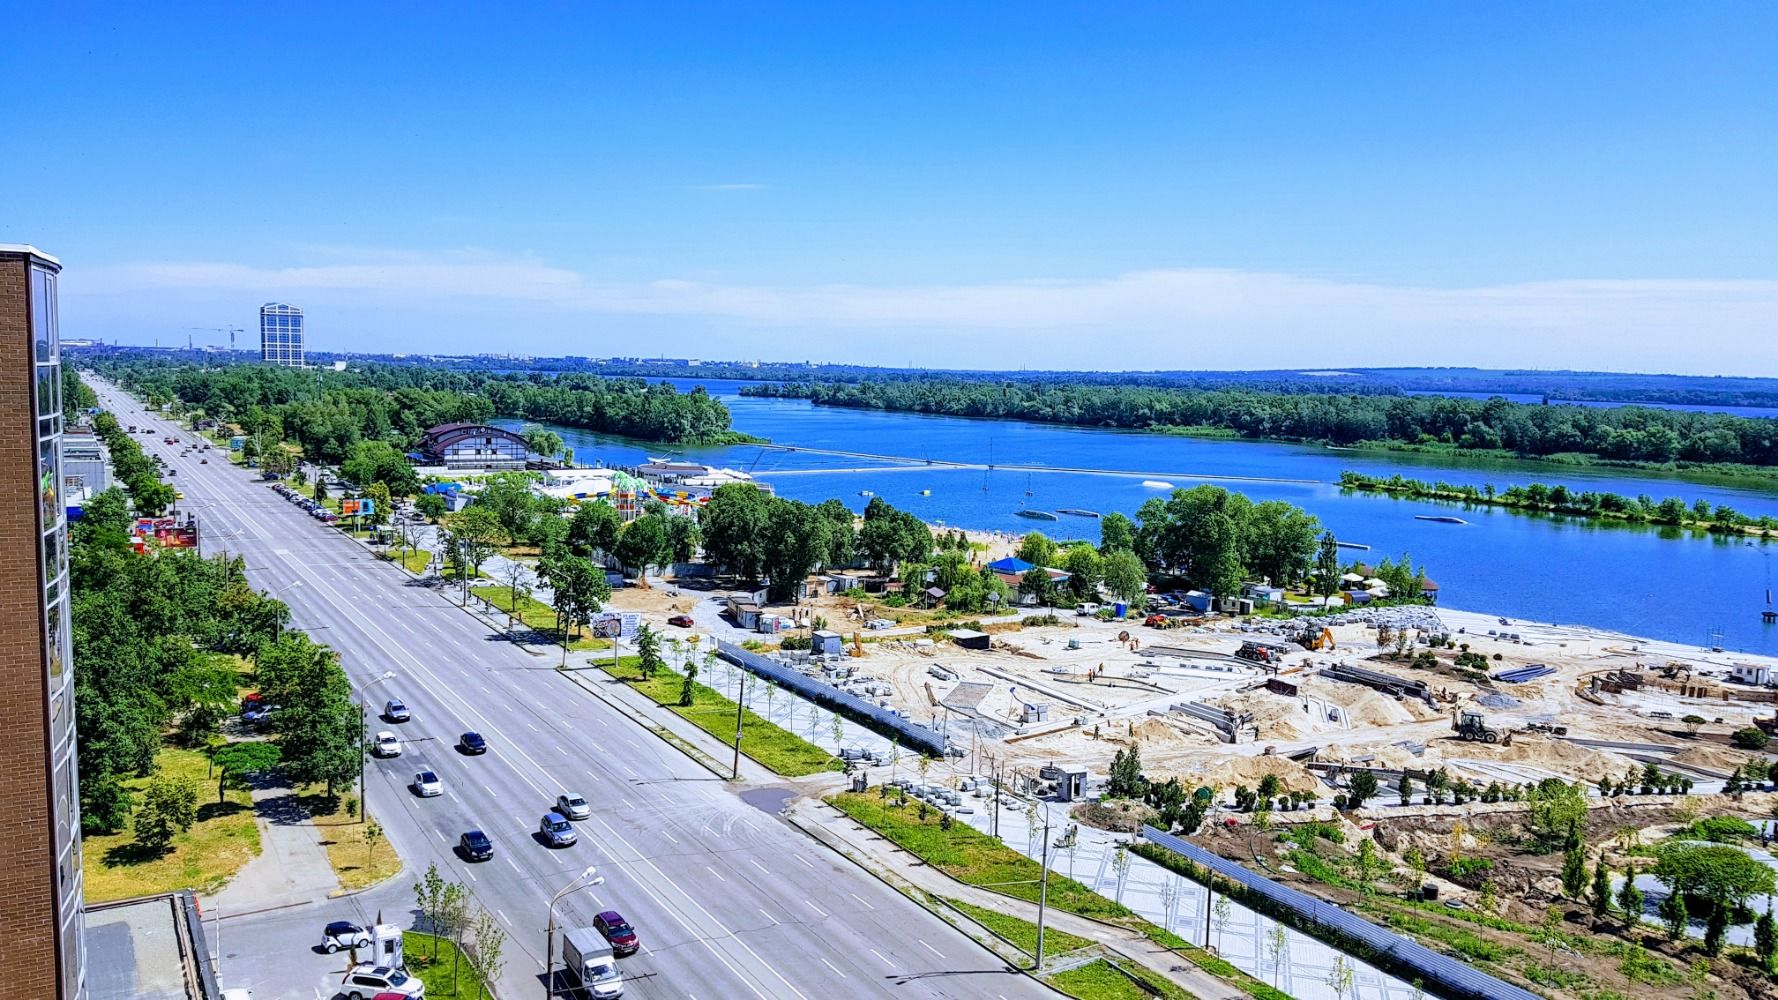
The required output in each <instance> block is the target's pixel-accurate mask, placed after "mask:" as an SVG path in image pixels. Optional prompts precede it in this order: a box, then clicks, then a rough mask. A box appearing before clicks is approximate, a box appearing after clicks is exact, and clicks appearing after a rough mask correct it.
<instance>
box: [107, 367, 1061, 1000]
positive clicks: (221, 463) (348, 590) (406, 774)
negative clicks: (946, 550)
mask: <svg viewBox="0 0 1778 1000" xmlns="http://www.w3.org/2000/svg"><path fill="white" fill-rule="evenodd" d="M88 379H89V382H90V383H91V384H92V385H93V387H94V388H95V389H96V390H97V391H98V392H99V395H100V398H101V400H102V401H103V403H104V405H105V407H106V408H107V409H109V410H111V411H112V412H113V413H115V414H116V415H117V417H118V419H119V420H120V421H122V422H123V423H124V424H126V425H128V424H132V423H133V424H136V425H137V427H138V428H143V427H148V428H153V429H154V433H153V434H152V435H149V436H139V437H138V440H140V441H141V442H142V443H143V445H144V446H145V447H146V448H148V449H149V450H150V451H153V452H158V453H160V454H161V455H162V456H163V457H165V458H166V459H167V461H168V463H169V464H170V465H171V466H172V467H174V468H175V469H176V470H177V475H175V476H174V477H172V479H171V482H173V483H174V484H175V485H176V486H177V487H178V488H179V489H180V490H182V491H183V492H184V494H185V499H184V500H183V501H181V503H180V507H181V509H182V510H185V511H191V512H194V513H195V514H196V515H197V518H198V521H199V524H200V532H201V538H202V544H203V547H204V550H205V551H206V552H219V551H224V550H226V551H229V552H232V553H236V554H239V555H241V556H242V557H243V558H244V559H245V562H246V565H247V572H248V575H249V577H250V578H251V579H252V581H253V582H254V584H255V585H257V586H259V587H261V588H263V589H265V590H268V591H272V592H275V593H276V594H277V595H278V596H279V597H280V598H281V599H282V600H284V601H285V602H286V603H288V604H289V605H290V608H291V616H292V625H293V627H297V628H302V629H305V630H308V631H310V632H311V633H312V634H313V635H314V637H315V638H316V639H317V640H318V641H321V642H325V643H327V644H328V645H330V646H332V647H333V648H335V649H337V650H339V651H340V654H341V659H342V662H343V663H344V665H345V669H346V672H347V674H348V675H349V676H350V677H351V679H352V681H353V683H354V684H355V685H356V684H362V683H364V682H366V681H368V680H370V679H372V678H375V677H378V676H380V675H382V674H384V673H393V674H394V676H393V677H392V678H390V679H388V680H385V681H381V682H379V683H377V684H374V685H373V686H371V687H369V688H368V689H367V690H366V692H365V699H366V701H367V702H368V703H369V704H370V706H371V711H372V713H373V715H374V713H375V712H376V711H377V708H378V707H379V706H380V705H381V704H382V702H383V700H384V699H386V698H389V697H399V698H400V699H401V700H402V701H404V702H405V703H406V704H407V705H408V707H409V708H410V709H411V710H412V712H413V719H412V721H410V722H408V723H405V724H402V725H387V724H384V723H381V722H378V721H376V720H375V719H374V718H373V720H372V726H371V728H372V729H373V730H375V729H384V728H387V729H393V730H395V731H397V732H398V733H399V734H400V736H401V737H402V739H403V743H404V746H405V749H404V752H403V753H402V755H401V756H400V757H398V758H395V759H390V760H372V761H371V762H370V764H369V770H368V779H367V783H366V784H367V788H366V801H367V802H368V804H369V808H370V810H371V812H372V813H373V814H374V815H375V816H376V818H377V819H378V821H379V822H380V823H381V824H382V826H383V828H384V830H385V832H386V835H387V837H388V839H389V841H390V843H391V844H392V845H393V846H394V847H395V848H396V849H397V850H398V851H399V852H400V854H401V856H402V858H403V860H404V861H405V862H406V864H407V866H408V871H407V872H406V873H404V875H403V876H402V878H403V879H404V880H405V881H406V882H411V881H412V877H411V876H412V875H413V874H417V873H418V872H421V871H424V870H425V868H426V866H427V865H428V864H432V863H436V864H437V865H438V866H439V869H440V871H441V872H443V873H444V874H445V876H446V877H447V878H449V879H452V880H456V881H461V882H463V883H464V884H465V885H467V886H468V887H469V889H470V890H471V892H472V893H473V894H474V897H475V900H476V902H477V903H478V904H479V905H480V906H482V907H483V908H485V909H486V910H488V911H489V912H491V913H493V914H495V915H496V917H497V918H498V919H499V920H501V921H503V924H504V926H505V927H506V929H507V931H508V934H509V943H508V945H507V949H506V956H507V961H506V968H505V972H504V974H503V975H502V977H501V980H500V983H499V987H500V992H501V995H502V996H505V997H509V998H511V997H523V996H542V995H543V993H544V987H543V980H542V978H541V977H542V972H543V964H544V955H543V953H544V942H545V934H544V929H545V924H546V919H547V913H546V910H547V907H548V903H549V900H550V898H551V896H553V895H554V894H555V893H556V892H557V890H559V889H561V888H562V887H563V886H564V885H567V884H568V883H569V882H570V881H571V880H573V879H574V877H575V876H576V875H577V874H578V873H579V872H580V871H581V870H582V869H584V868H585V867H586V866H588V865H590V864H596V865H598V866H599V873H600V874H601V875H603V876H605V878H606V882H605V884H603V885H601V886H597V887H593V888H586V889H581V890H579V891H577V892H574V893H571V894H569V895H568V896H566V897H564V898H563V900H562V902H561V903H559V904H558V906H557V909H556V915H557V923H558V926H560V925H562V924H567V925H576V924H586V923H590V921H591V918H592V916H593V914H595V913H597V912H598V911H600V910H602V909H607V908H615V909H618V910H621V911H622V912H623V913H624V914H625V915H626V916H627V917H629V919H630V921H631V922H632V923H633V924H635V925H636V927H637V929H638V930H639V932H640V934H641V936H642V940H643V942H644V945H645V947H644V949H643V950H642V951H641V952H640V953H638V954H637V955H636V956H634V957H631V958H626V959H624V960H622V963H621V964H622V966H623V970H624V973H625V976H626V978H627V979H628V980H629V984H628V989H627V991H626V996H632V997H691V998H696V1000H739V998H746V997H754V998H758V1000H835V998H840V997H846V998H850V997H877V996H884V997H888V996H894V997H986V998H995V997H1003V998H1008V1000H1011V998H1015V997H1017V998H1026V997H1053V996H1055V994H1054V993H1051V992H1050V991H1048V990H1047V989H1045V988H1043V987H1042V986H1040V985H1038V984H1036V983H1034V982H1032V981H1031V980H1030V979H1028V978H1026V977H1023V976H1021V975H1019V974H1017V973H1014V972H1012V971H1010V970H1008V969H1007V968H1006V967H1005V965H1004V963H1002V962H1001V961H999V960H998V959H997V958H995V957H994V956H993V955H991V954H990V953H988V952H987V951H985V950H983V949H982V948H980V947H979V946H978V945H977V944H976V943H975V942H973V941H971V940H970V939H969V938H967V937H966V936H964V935H962V934H961V933H960V932H958V931H957V930H955V929H954V928H952V927H950V926H949V925H948V924H946V923H944V922H943V921H941V920H939V919H937V918H936V917H934V916H932V915H931V914H929V913H928V912H926V911H925V910H924V909H922V908H920V907H919V906H917V905H915V904H913V903H911V902H909V901H908V900H906V899H905V898H903V897H902V896H901V895H900V894H899V893H897V892H895V891H894V890H892V889H890V888H888V887H887V886H885V885H883V884H882V883H881V882H879V881H877V880H876V879H875V878H873V877H871V876H869V875H868V874H865V873H863V872H861V871H859V870H858V869H857V868H856V867H854V866H853V865H852V863H851V862H849V861H846V860H845V859H843V858H839V857H836V856H834V855H832V854H831V853H829V852H827V851H826V850H825V849H823V848H821V847H820V846H818V845H817V844H815V843H814V842H813V841H812V840H810V839H809V838H807V837H806V836H804V835H803V834H801V833H800V832H799V831H797V830H796V829H794V828H793V827H791V826H789V825H788V824H786V823H785V822H784V821H782V820H781V819H779V818H778V817H777V816H776V815H773V814H769V813H767V812H763V811H761V810H759V809H756V808H754V807H752V806H750V805H748V804H747V803H745V802H744V801H742V799H741V798H740V796H739V795H738V794H737V792H736V790H735V789H733V788H731V787H730V786H728V785H727V784H725V783H724V782H721V781H719V780H717V779H715V778H714V777H712V776H711V774H710V773H709V772H708V771H706V770H704V769H703V768H701V767H699V766H697V765H696V764H694V763H692V762H691V761H689V760H687V759H686V758H685V757H684V755H682V754H681V753H679V752H678V751H676V750H674V749H672V748H670V747H667V746H665V745H663V744H661V743H659V742H658V741H657V740H655V739H654V738H653V737H651V736H650V735H648V734H647V733H646V732H644V731H643V730H641V729H640V728H639V727H637V726H635V725H634V724H633V723H631V722H629V721H627V720H626V719H625V718H624V717H623V716H622V715H621V714H619V713H618V712H616V711H615V710H614V709H612V708H610V707H609V706H607V705H606V704H604V703H603V702H602V701H600V700H598V699H595V698H592V697H590V696H588V695H587V694H586V693H585V692H583V691H581V690H580V689H579V688H577V687H575V686H574V685H573V684H572V683H571V682H569V681H568V680H567V679H565V678H563V677H562V676H560V675H558V674H557V673H556V672H555V670H554V669H553V667H554V664H555V660H554V659H553V658H552V657H550V656H549V655H547V653H545V652H539V653H532V652H528V651H526V650H525V649H523V648H521V647H519V646H517V645H514V644H512V643H510V642H507V641H505V640H504V639H502V638H501V637H499V636H497V635H495V634H493V633H491V632H490V630H489V629H488V628H487V627H485V626H484V625H483V624H482V623H481V622H480V621H478V620H477V619H475V618H474V617H472V616H470V615H468V614H465V613H464V612H463V611H461V610H460V609H458V608H457V607H456V606H455V605H453V604H452V603H451V602H450V599H449V596H448V594H446V593H444V592H440V591H435V590H433V589H430V588H428V587H425V586H421V585H419V584H418V583H417V582H415V581H413V580H412V579H411V578H410V577H408V576H407V575H406V574H404V573H402V572H401V571H400V570H398V569H396V568H395V567H394V566H392V565H389V564H387V563H384V562H380V561H378V560H376V559H374V558H372V556H371V555H370V554H369V553H368V552H366V551H365V549H364V548H363V547H362V546H361V545H358V544H356V543H354V542H353V541H351V540H350V539H348V538H346V537H344V536H343V535H341V534H340V533H339V532H337V531H334V530H333V529H330V528H328V527H326V526H324V525H322V524H321V523H320V522H318V521H316V520H314V519H312V518H310V517H308V516H306V515H305V514H303V513H302V511H301V510H299V509H297V508H296V507H295V506H294V505H292V504H290V503H288V502H286V501H284V500H283V499H281V498H280V497H279V496H278V495H277V494H276V493H274V492H272V490H271V489H270V488H269V486H268V485H267V484H263V483H260V482H258V481H256V480H255V479H253V478H252V477H251V476H250V475H249V474H248V473H247V472H246V471H244V470H242V469H240V468H238V467H235V466H233V465H231V464H229V463H228V462H227V460H226V458H225V457H224V456H223V455H222V454H220V453H219V452H217V451H211V452H209V453H208V454H209V455H210V456H211V457H212V460H211V461H210V462H209V463H208V464H200V463H199V461H198V456H197V455H196V454H193V455H191V456H188V457H185V458H180V457H179V456H178V452H179V450H180V449H179V448H178V447H176V446H167V445H164V444H163V443H162V439H163V438H164V437H166V436H168V435H175V436H177V437H179V438H182V439H186V440H190V439H191V438H192V437H193V436H194V435H192V434H191V433H190V432H186V431H180V430H178V429H177V428H176V427H175V426H174V425H172V424H171V423H170V422H167V421H165V420H162V419H160V418H158V417H154V416H150V415H149V414H148V413H147V412H146V410H145V409H144V408H143V407H142V406H141V405H140V404H138V403H137V402H136V401H135V400H133V399H131V398H129V397H128V396H126V395H124V394H123V393H122V392H120V391H118V390H117V389H115V388H114V387H112V386H109V385H107V384H104V383H103V382H101V381H99V380H97V379H93V378H92V377H91V376H88ZM471 729H473V730H477V731H479V732H481V733H483V734H484V735H485V736H487V737H488V740H489V743H490V744H491V750H490V751H489V753H487V754H486V755H485V756H476V757H470V756H465V755H463V754H461V753H459V752H458V751H457V750H456V749H455V748H454V744H455V742H456V737H457V736H458V734H460V733H462V732H463V731H465V730H471ZM421 769H430V770H432V771H435V772H436V773H437V774H438V775H439V776H440V777H441V778H442V779H443V783H444V790H445V793H444V795H443V796H441V797H437V798H428V799H421V798H418V797H417V796H415V795H414V794H413V792H412V791H411V790H410V788H409V784H410V782H411V780H412V777H413V774H414V772H415V771H417V770H421ZM563 791H575V792H579V793H581V794H583V795H585V796H586V797H587V798H588V799H589V800H590V801H591V802H592V804H593V815H592V818H591V819H590V820H587V821H583V822H580V823H577V824H576V826H577V827H578V829H579V833H580V842H579V843H578V844H577V845H575V846H573V847H568V848H563V849H558V850H552V849H550V848H547V847H544V846H543V845H542V844H541V843H540V842H539V841H537V840H536V839H535V838H534V836H533V834H534V832H535V831H536V829H537V825H538V821H539V819H540V818H541V817H542V815H543V813H544V812H545V811H547V810H548V809H549V808H550V806H551V804H552V803H553V802H554V801H555V798H556V796H557V794H558V793H560V792H563ZM470 828H479V829H482V830H484V831H486V832H487V833H488V835H489V836H490V837H491V838H493V840H494V843H495V852H496V853H495V856H494V858H493V860H491V861H487V862H483V863H479V864H471V863H467V862H465V861H464V860H462V859H461V858H460V857H458V856H457V854H456V853H455V852H454V846H455V844H456V842H457V838H458V836H459V834H461V833H462V832H463V831H464V830H467V829H470ZM404 884H405V883H404ZM320 923H321V921H320V919H317V921H316V927H315V932H316V935H317V936H318V934H319V930H320ZM231 944H232V946H231V947H229V948H228V952H229V953H232V954H237V955H240V956H241V958H239V959H237V960H235V963H234V967H233V968H231V966H230V964H229V963H225V965H224V968H223V974H224V978H225V979H228V980H231V982H236V983H238V984H239V985H247V986H251V987H252V988H253V990H254V994H253V995H254V996H255V997H256V998H261V1000H263V998H268V997H281V996H290V997H302V998H305V1000H306V998H311V997H313V996H315V995H316V988H315V984H314V983H312V982H298V983H286V982H258V981H252V980H253V979H254V978H255V976H256V974H257V973H256V969H257V968H258V966H257V965H256V963H255V962H254V961H253V960H252V958H251V955H252V947H253V946H252V945H250V944H246V943H244V942H243V941H241V940H240V939H239V938H238V937H237V938H235V939H234V940H233V941H232V942H231ZM326 967H327V968H337V967H338V963H337V962H333V961H330V962H328V963H327V964H326ZM317 974H318V975H320V974H321V973H320V972H318V973H317ZM334 975H335V977H336V978H335V981H337V973H334ZM242 979H246V980H248V981H246V982H238V981H240V980H242Z"/></svg>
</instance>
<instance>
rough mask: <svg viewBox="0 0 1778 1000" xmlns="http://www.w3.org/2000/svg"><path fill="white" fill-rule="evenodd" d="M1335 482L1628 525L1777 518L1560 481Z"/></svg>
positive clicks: (1727, 526)
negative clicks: (1574, 486)
mask: <svg viewBox="0 0 1778 1000" xmlns="http://www.w3.org/2000/svg"><path fill="white" fill-rule="evenodd" d="M1340 486H1341V487H1343V488H1345V489H1349V490H1361V491H1365V492H1370V493H1390V494H1394V495H1396V496H1406V497H1414V498H1416V499H1422V500H1452V501H1457V502H1460V503H1469V504H1477V505H1482V506H1492V507H1509V508H1512V509H1515V510H1530V511H1537V512H1539V513H1545V514H1562V515H1566V516H1570V517H1596V518H1606V519H1610V520H1617V521H1628V522H1631V523H1634V524H1661V525H1672V526H1675V527H1684V526H1688V525H1697V526H1705V527H1708V528H1709V529H1710V530H1712V531H1719V532H1729V531H1737V530H1740V529H1744V528H1756V529H1759V530H1762V531H1778V518H1774V517H1771V516H1770V515H1762V516H1759V517H1754V516H1751V515H1748V514H1743V513H1741V512H1740V511H1737V510H1735V509H1734V508H1733V507H1730V506H1728V505H1727V504H1715V505H1712V504H1711V503H1710V502H1709V501H1707V500H1697V501H1693V502H1692V503H1689V504H1688V503H1686V502H1685V501H1684V500H1681V499H1680V498H1678V497H1667V498H1665V499H1662V500H1656V499H1655V498H1654V497H1651V496H1649V495H1648V494H1646V493H1644V494H1641V495H1639V496H1634V497H1627V496H1624V495H1622V494H1620V493H1601V492H1596V491H1593V490H1571V489H1569V488H1568V487H1566V486H1563V485H1561V484H1559V483H1558V484H1557V485H1554V486H1551V485H1548V484H1546V483H1527V484H1525V485H1524V486H1508V487H1507V488H1506V489H1504V490H1502V489H1497V488H1496V487H1495V486H1494V484H1492V483H1484V484H1482V485H1480V486H1474V485H1470V484H1468V483H1447V482H1444V481H1442V480H1441V481H1439V482H1432V483H1429V482H1426V481H1424V480H1420V479H1409V478H1406V477H1405V476H1402V475H1400V474H1397V475H1393V476H1388V477H1384V476H1367V475H1365V474H1363V473H1361V472H1352V471H1349V470H1348V471H1346V472H1342V473H1340Z"/></svg>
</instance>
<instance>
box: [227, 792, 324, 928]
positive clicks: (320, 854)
mask: <svg viewBox="0 0 1778 1000" xmlns="http://www.w3.org/2000/svg"><path fill="white" fill-rule="evenodd" d="M252 794H253V813H254V822H256V823H257V824H258V825H259V848H260V850H259V853H258V854H257V855H255V856H254V858H253V859H252V860H251V861H249V862H247V864H246V865H244V866H242V868H241V870H240V872H238V873H237V874H236V875H235V877H234V878H232V879H230V880H229V882H228V884H227V885H225V886H223V887H222V888H221V889H219V890H217V891H216V893H215V894H214V895H210V896H206V897H204V906H205V908H207V909H208V908H216V907H219V908H221V910H222V911H223V912H226V913H245V912H248V911H252V910H266V909H272V908H274V907H279V906H289V905H291V904H294V903H310V902H315V901H318V900H324V899H326V898H328V897H329V896H330V895H332V894H334V893H336V892H338V891H339V888H340V880H339V877H338V876H337V875H335V874H334V871H333V866H332V865H331V864H329V863H328V861H327V849H326V848H325V847H323V846H321V831H320V829H319V828H317V827H316V826H315V825H314V824H313V823H311V822H309V813H308V810H306V809H304V808H303V807H302V806H301V805H299V804H298V802H297V799H296V791H295V790H294V789H292V788H291V787H289V786H288V785H285V784H283V783H281V782H279V781H277V780H276V779H271V780H264V779H262V780H256V781H255V782H254V783H253V792H252Z"/></svg>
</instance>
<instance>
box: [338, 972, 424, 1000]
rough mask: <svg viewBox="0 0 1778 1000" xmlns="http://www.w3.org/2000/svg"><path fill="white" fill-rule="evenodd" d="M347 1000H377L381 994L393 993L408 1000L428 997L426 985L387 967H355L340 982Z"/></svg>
mask: <svg viewBox="0 0 1778 1000" xmlns="http://www.w3.org/2000/svg"><path fill="white" fill-rule="evenodd" d="M340 992H341V993H344V994H345V995H346V1000H375V998H376V996H377V995H378V994H379V993H393V994H395V995H396V996H399V997H403V998H406V1000H419V998H420V997H423V996H425V995H426V984H425V983H422V982H420V980H419V979H417V978H415V977H413V976H410V975H408V974H407V973H405V972H403V971H401V970H400V969H396V968H392V967H390V966H387V965H354V966H353V967H352V971H350V972H348V973H346V978H345V979H344V980H341V982H340Z"/></svg>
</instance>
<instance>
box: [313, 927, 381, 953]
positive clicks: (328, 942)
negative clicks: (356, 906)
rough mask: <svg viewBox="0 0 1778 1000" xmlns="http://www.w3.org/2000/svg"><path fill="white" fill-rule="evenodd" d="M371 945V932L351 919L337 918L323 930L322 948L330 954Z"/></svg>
mask: <svg viewBox="0 0 1778 1000" xmlns="http://www.w3.org/2000/svg"><path fill="white" fill-rule="evenodd" d="M369 947H370V932H369V931H367V930H365V929H364V928H362V927H360V926H358V925H357V924H355V923H352V922H351V921H350V920H335V921H334V922H333V923H330V924H328V925H327V927H326V928H324V929H323V930H322V931H321V950H322V951H325V952H327V953H328V954H329V955H331V954H333V953H334V952H336V951H352V950H354V949H358V948H369Z"/></svg>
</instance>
